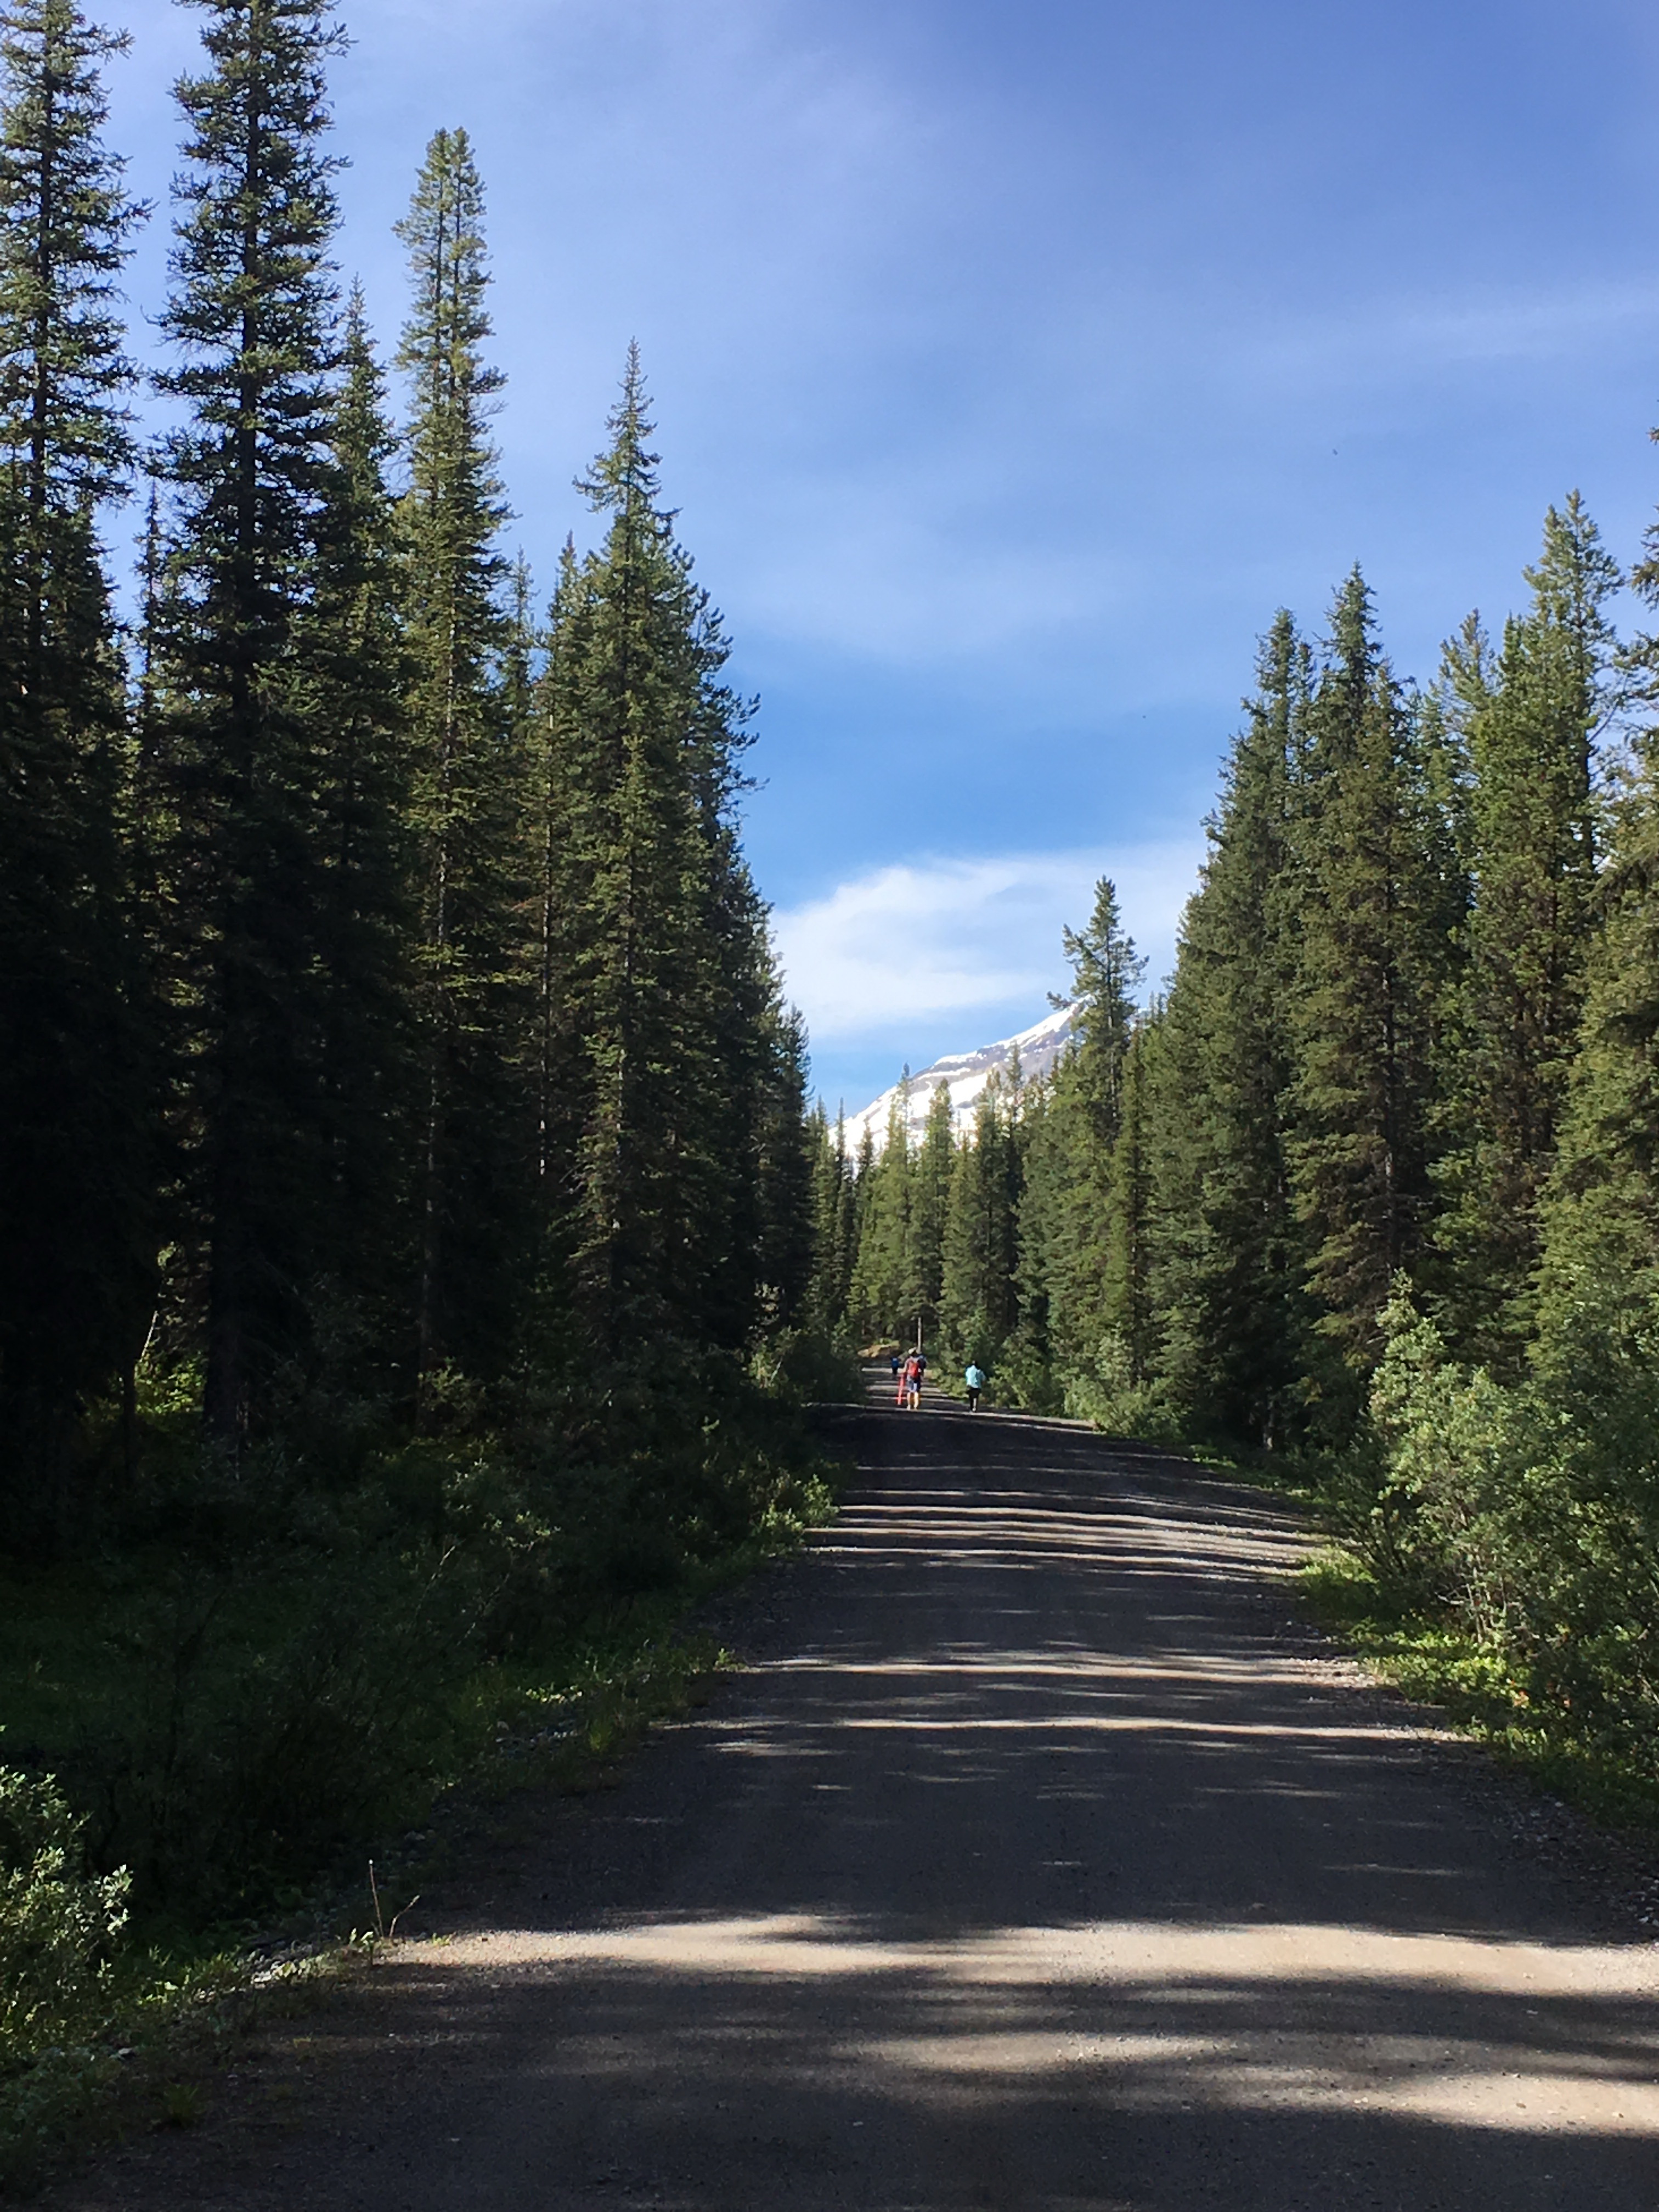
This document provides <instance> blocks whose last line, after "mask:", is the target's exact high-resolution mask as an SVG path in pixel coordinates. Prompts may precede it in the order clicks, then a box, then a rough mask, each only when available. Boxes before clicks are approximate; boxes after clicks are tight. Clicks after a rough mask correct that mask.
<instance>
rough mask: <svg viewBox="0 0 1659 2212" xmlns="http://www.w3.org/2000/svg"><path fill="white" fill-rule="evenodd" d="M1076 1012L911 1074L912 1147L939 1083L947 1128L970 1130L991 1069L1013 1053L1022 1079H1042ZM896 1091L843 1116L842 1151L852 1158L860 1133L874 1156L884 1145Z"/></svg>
mask: <svg viewBox="0 0 1659 2212" xmlns="http://www.w3.org/2000/svg"><path fill="white" fill-rule="evenodd" d="M1077 1012H1078V1008H1077V1006H1075V1005H1073V1006H1059V1007H1056V1008H1055V1010H1054V1012H1053V1013H1052V1014H1045V1015H1044V1016H1043V1018H1042V1020H1041V1021H1040V1022H1036V1023H1033V1024H1032V1025H1031V1027H1030V1029H1029V1030H1021V1031H1020V1033H1019V1035H1018V1036H1012V1037H1004V1038H1002V1039H1001V1041H1000V1042H999V1043H996V1044H982V1045H980V1046H979V1047H978V1048H976V1049H975V1050H974V1051H973V1052H959V1053H951V1054H946V1056H945V1059H943V1060H935V1061H934V1062H933V1066H931V1067H924V1068H923V1069H922V1070H921V1073H920V1074H917V1075H913V1076H912V1077H911V1078H910V1099H909V1108H908V1114H907V1116H906V1119H907V1121H908V1125H909V1130H910V1140H911V1142H912V1144H915V1143H919V1142H920V1140H921V1133H922V1132H923V1130H924V1129H925V1128H926V1127H927V1109H928V1108H929V1107H930V1106H931V1105H932V1104H933V1093H934V1091H937V1090H938V1089H939V1085H940V1084H941V1083H942V1084H944V1085H945V1088H946V1090H947V1091H949V1092H950V1094H951V1127H952V1128H953V1129H954V1130H956V1131H957V1133H961V1132H962V1131H963V1130H965V1129H967V1128H969V1127H971V1126H972V1123H973V1119H974V1109H975V1106H976V1105H977V1104H978V1103H979V1100H980V1095H981V1092H982V1091H984V1089H985V1086H986V1085H987V1083H988V1082H989V1081H990V1079H991V1075H992V1072H993V1070H994V1069H996V1068H999V1067H1006V1066H1008V1064H1009V1063H1010V1061H1011V1060H1012V1059H1013V1057H1014V1054H1016V1053H1018V1055H1019V1071H1020V1073H1021V1075H1022V1076H1023V1077H1024V1078H1025V1079H1028V1080H1029V1079H1030V1078H1031V1077H1032V1076H1035V1075H1046V1074H1047V1073H1048V1070H1049V1069H1050V1068H1051V1067H1052V1066H1054V1062H1055V1061H1056V1060H1058V1059H1059V1058H1060V1054H1061V1053H1063V1052H1064V1051H1065V1049H1066V1046H1067V1045H1068V1044H1069V1043H1070V1042H1071V1041H1072V1038H1073V1034H1074V1032H1073V1021H1074V1019H1075V1018H1076V1015H1077ZM901 1089H902V1085H901V1084H898V1083H896V1084H895V1085H893V1087H892V1089H891V1090H890V1091H883V1092H882V1094H881V1096H880V1097H879V1098H872V1100H871V1102H870V1103H869V1104H868V1105H867V1106H866V1107H865V1108H864V1109H863V1110H862V1111H861V1112H860V1113H857V1114H849V1115H848V1118H847V1149H848V1153H849V1154H851V1155H852V1156H853V1157H854V1158H856V1157H857V1155H858V1150H859V1146H860V1145H861V1144H862V1143H863V1141H864V1133H865V1131H866V1129H868V1131H869V1132H870V1134H871V1137H872V1139H873V1140H874V1143H875V1147H876V1150H877V1151H878V1152H880V1151H881V1150H882V1149H883V1147H884V1146H885V1144H886V1142H887V1121H888V1116H889V1115H890V1114H891V1112H892V1109H893V1102H894V1100H895V1099H896V1097H898V1095H899V1091H900V1090H901Z"/></svg>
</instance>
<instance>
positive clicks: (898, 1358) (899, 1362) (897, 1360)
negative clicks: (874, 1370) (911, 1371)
mask: <svg viewBox="0 0 1659 2212" xmlns="http://www.w3.org/2000/svg"><path fill="white" fill-rule="evenodd" d="M903 1364H904V1360H903V1358H902V1354H900V1353H899V1352H895V1353H894V1354H893V1380H894V1382H895V1383H896V1382H897V1381H898V1379H899V1370H900V1368H901V1367H902V1366H903Z"/></svg>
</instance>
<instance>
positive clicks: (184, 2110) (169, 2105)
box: [161, 2081, 204, 2128]
mask: <svg viewBox="0 0 1659 2212" xmlns="http://www.w3.org/2000/svg"><path fill="white" fill-rule="evenodd" d="M203 2107H204V2099H203V2096H202V2091H201V2087H200V2084H199V2083H197V2082H195V2081H169V2082H167V2085H166V2086H165V2087H163V2089H162V2091H161V2125H162V2126H163V2127H164V2128H193V2127H194V2126H195V2125H196V2124H197V2121H199V2120H200V2118H201V2117H202V2112H203Z"/></svg>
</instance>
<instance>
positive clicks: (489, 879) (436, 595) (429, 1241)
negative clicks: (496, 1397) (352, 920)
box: [397, 131, 533, 1395]
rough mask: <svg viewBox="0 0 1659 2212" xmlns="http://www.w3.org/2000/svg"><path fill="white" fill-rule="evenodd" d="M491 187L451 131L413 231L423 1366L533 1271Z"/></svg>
mask: <svg viewBox="0 0 1659 2212" xmlns="http://www.w3.org/2000/svg"><path fill="white" fill-rule="evenodd" d="M398 236H399V238H400V239H401V240H403V242H404V246H406V247H407V248H408V251H409V257H410V276H411V278H412V291H413V296H412V300H411V304H410V315H409V319H408V321H407V323H406V324H405V325H404V332H403V341H402V344H401V346H400V348H399V349H398V356H397V362H398V368H400V369H401V370H402V371H403V372H404V375H405V377H406V378H407V380H408V382H409V387H410V424H409V432H408V457H409V460H408V465H409V488H408V490H407V492H406V493H405V495H404V500H403V503H402V511H401V517H400V520H401V536H402V543H403V558H404V576H405V594H406V597H405V609H406V612H405V621H406V635H407V648H408V653H409V658H410V666H411V672H412V683H411V684H410V692H409V720H410V738H411V744H412V750H413V763H414V795H413V827H414V833H415V845H416V878H417V897H418V902H419V925H418V927H419V950H418V954H417V972H418V977H419V988H420V1009H421V1025H422V1037H421V1052H422V1063H423V1072H422V1088H423V1091H424V1097H423V1099H422V1107H421V1120H422V1127H421V1135H420V1157H419V1161H418V1164H417V1170H416V1173H417V1182H418V1188H419V1194H420V1195H419V1208H420V1257H419V1263H418V1287H417V1291H416V1359H417V1364H418V1369H419V1374H420V1377H421V1389H422V1395H424V1394H425V1393H426V1391H427V1390H428V1387H429V1384H430V1381H431V1378H432V1377H433V1376H435V1373H436V1372H437V1371H438V1370H441V1368H443V1367H444V1366H446V1365H447V1364H451V1363H454V1364H459V1365H460V1366H461V1367H463V1368H465V1369H467V1370H472V1371H477V1372H489V1371H491V1370H495V1369H498V1368H499V1367H500V1366H501V1364H502V1363H503V1361H504V1360H505V1359H506V1358H508V1357H509V1356H510V1354H511V1352H512V1351H513V1346H514V1336H515V1314H516V1312H517V1310H518V1307H519V1304H520V1298H521V1297H522V1293H523V1291H524V1289H525V1287H526V1281H527V1269H528V1267H529V1265H530V1256H529V1253H528V1250H527V1247H526V1231H527V1227H528V1223H527V1220H526V1212H527V1206H528V1201H529V1198H530V1194H531V1189H532V1149H533V1146H532V1135H531V1133H530V1131H529V1130H528V1129H527V1128H526V1126H525V1122H526V1115H525V1113H524V1106H523V1070H522V1049H523V1035H522V1028H523V1019H524V1011H525V1009H524V995H525V985H526V979H525V976H524V973H523V961H522V941H523V939H522V929H523V921H522V911H521V908H522V902H523V900H524V897H525V893H526V884H525V880H524V859H525V856H524V852H523V822H522V816H523V809H524V804H525V796H526V793H525V784H526V762H525V757H524V750H523V744H522V738H523V732H522V730H521V728H520V726H519V725H518V723H517V721H516V720H515V716H514V712H513V705H514V702H513V696H512V687H511V684H510V683H508V682H507V681H504V677H505V676H506V674H507V668H506V665H505V663H506V658H507V650H508V647H509V646H510V643H511V632H510V626H509V623H508V621H507V616H506V613H505V611H504V609H503V605H502V592H503V588H504V586H505V584H506V581H507V567H506V563H505V562H504V561H503V559H502V557H501V554H500V553H499V551H498V550H496V539H497V537H498V535H499V532H500V531H501V526H502V525H503V523H504V522H505V520H506V518H507V509H506V506H505V503H504V501H503V500H502V496H501V486H500V483H499V482H498V480H497V476H496V468H495V453H494V452H493V449H492V447H491V445H490V441H489V410H490V405H491V402H492V399H493V396H494V394H495V392H497V391H499V389H500V388H501V376H500V374H499V373H498V372H497V371H495V369H493V368H489V366H488V365H487V363H486V362H485V361H484V359H483V345H484V342H485V340H486V339H487V338H488V337H489V314H488V312H487V308H486V304H485V301H486V293H487V289H488V283H489V276H488V270H487V267H486V260H485V248H484V240H483V186H482V185H481V184H480V182H479V179H478V173H477V167H476V166H475V165H474V162H473V159H472V151H471V145H470V144H469V143H468V140H467V136H466V133H465V131H437V132H435V134H434V136H433V137H432V139H431V141H430V143H428V147H427V150H426V159H425V161H424V162H423V164H422V169H421V173H420V176H419V179H418V180H417V182H416V187H415V193H414V197H413V199H412V200H411V202H410V210H409V213H408V215H407V216H405V217H404V221H403V222H401V223H400V224H399V225H398Z"/></svg>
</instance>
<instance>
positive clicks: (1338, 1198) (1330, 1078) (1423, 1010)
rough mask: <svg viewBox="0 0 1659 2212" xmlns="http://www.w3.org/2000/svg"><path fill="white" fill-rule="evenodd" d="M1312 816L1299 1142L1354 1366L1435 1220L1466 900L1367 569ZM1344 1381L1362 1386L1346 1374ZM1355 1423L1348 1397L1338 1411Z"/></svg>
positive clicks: (1325, 690) (1327, 1315)
mask: <svg viewBox="0 0 1659 2212" xmlns="http://www.w3.org/2000/svg"><path fill="white" fill-rule="evenodd" d="M1309 726H1310V744H1309V746H1308V749H1307V753H1306V767H1305V774H1304V778H1303V781H1302V784H1301V791H1300V805H1299V806H1298V810H1297V826H1296V866H1297V885H1296V889H1297V896H1298V903H1299V909H1300V920H1299V935H1298V945H1297V984H1296V992H1295V997H1294V1000H1293V1010H1294V1014H1293V1018H1294V1022H1295V1033H1296V1034H1295V1041H1296V1051H1297V1080H1296V1087H1295V1111H1296V1136H1295V1139H1294V1143H1293V1146H1292V1148H1291V1174H1292V1183H1293V1188H1294V1190H1295V1193H1296V1199H1297V1211H1298V1214H1299V1217H1300V1218H1301V1220H1302V1222H1303V1224H1304V1228H1305V1230H1306V1232H1307V1235H1308V1238H1309V1259H1308V1281H1309V1284H1310V1288H1311V1289H1312V1291H1313V1292H1314V1294H1315V1296H1316V1298H1317V1299H1318V1301H1319V1302H1320V1304H1321V1305H1322V1308H1323V1311H1322V1314H1321V1315H1320V1317H1319V1319H1318V1321H1317V1322H1316V1328H1318V1329H1319V1330H1320V1331H1321V1332H1322V1334H1324V1335H1325V1336H1327V1337H1328V1339H1329V1340H1330V1341H1331V1342H1332V1343H1333V1344H1334V1346H1336V1347H1337V1348H1338V1349H1339V1350H1340V1353H1341V1355H1342V1358H1343V1360H1344V1362H1345V1363H1346V1366H1347V1367H1348V1368H1349V1369H1350V1370H1364V1369H1365V1368H1366V1367H1367V1366H1369V1364H1370V1363H1371V1362H1372V1361H1373V1360H1374V1359H1375V1358H1376V1355H1377V1352H1378V1351H1379V1350H1380V1347H1381V1337H1380V1335H1379V1333H1378V1327H1377V1320H1378V1316H1379V1315H1380V1314H1381V1312H1382V1310H1383V1306H1384V1305H1385V1304H1386V1303H1387V1301H1388V1297H1389V1290H1390V1286H1391V1285H1392V1283H1393V1280H1394V1278H1395V1274H1396V1273H1398V1272H1399V1271H1400V1270H1401V1269H1402V1268H1405V1269H1411V1268H1413V1267H1416V1266H1418V1265H1419V1264H1420V1261H1421V1256H1422V1252H1423V1247H1424V1242H1425V1234H1426V1231H1427V1229H1428V1227H1429V1223H1430V1218H1431V1195H1432V1186H1431V1179H1430V1170H1431V1160H1432V1157H1433V1152H1432V1142H1433V1140H1432V1130H1433V1127H1434V1103H1435V1084H1436V1080H1437V1074H1438V1073H1439V1066H1438V1060H1437V1025H1438V1023H1439V1021H1440V1018H1441V1017H1442V1014H1443V998H1444V992H1445V987H1446V980H1447V962H1448V947H1449V938H1450V925H1451V921H1452V917H1453V915H1454V913H1455V908H1456V903H1457V901H1456V892H1455V885H1454V884H1451V883H1449V881H1448V880H1447V876H1446V872H1445V865H1444V860H1443V841H1442V839H1441V836H1440V834H1439V830H1438V827H1437V824H1436V823H1435V822H1434V820H1433V818H1432V810H1431V805H1430V803H1429V795H1428V779H1427V777H1426V775H1425V772H1424V769H1423V764H1422V760H1421V752H1420V746H1419V743H1418V732H1417V729H1416V726H1415V723H1414V719H1413V713H1412V711H1411V708H1410V706H1409V705H1408V702H1407V701H1406V699H1405V698H1404V697H1403V696H1401V690H1400V687H1399V685H1398V684H1396V682H1395V678H1394V676H1393V674H1392V672H1391V671H1390V670H1389V667H1388V665H1387V664H1386V662H1385V661H1384V660H1383V657H1382V654H1381V653H1380V651H1379V650H1378V647H1377V644H1376V635H1375V629H1374V624H1373V620H1372V614H1371V600H1370V592H1369V591H1368V589H1367V588H1366V586H1365V583H1364V579H1363V578H1362V577H1361V575H1360V574H1359V571H1358V568H1356V569H1355V570H1354V571H1353V573H1352V574H1351V575H1350V577H1349V578H1348V580H1347V581H1346V584H1345V585H1344V586H1343V587H1342V589H1341V591H1340V592H1339V593H1338V596H1337V599H1336V604H1335V606H1334V611H1333V616H1332V634H1331V639H1330V645H1329V649H1328V658H1327V660H1326V663H1325V665H1324V667H1323V668H1322V671H1321V674H1320V678H1319V681H1318V684H1317V685H1316V690H1315V692H1314V696H1313V699H1312V702H1311V704H1310V709H1309ZM1330 1386H1331V1387H1332V1388H1333V1389H1335V1390H1336V1393H1337V1396H1338V1397H1339V1399H1340V1398H1341V1397H1342V1396H1343V1395H1344V1393H1343V1389H1342V1386H1341V1385H1340V1379H1339V1377H1338V1376H1337V1375H1336V1374H1333V1376H1331V1378H1330ZM1334 1411H1335V1417H1336V1419H1338V1420H1339V1421H1340V1419H1342V1418H1344V1415H1343V1413H1341V1411H1340V1408H1338V1409H1334Z"/></svg>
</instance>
